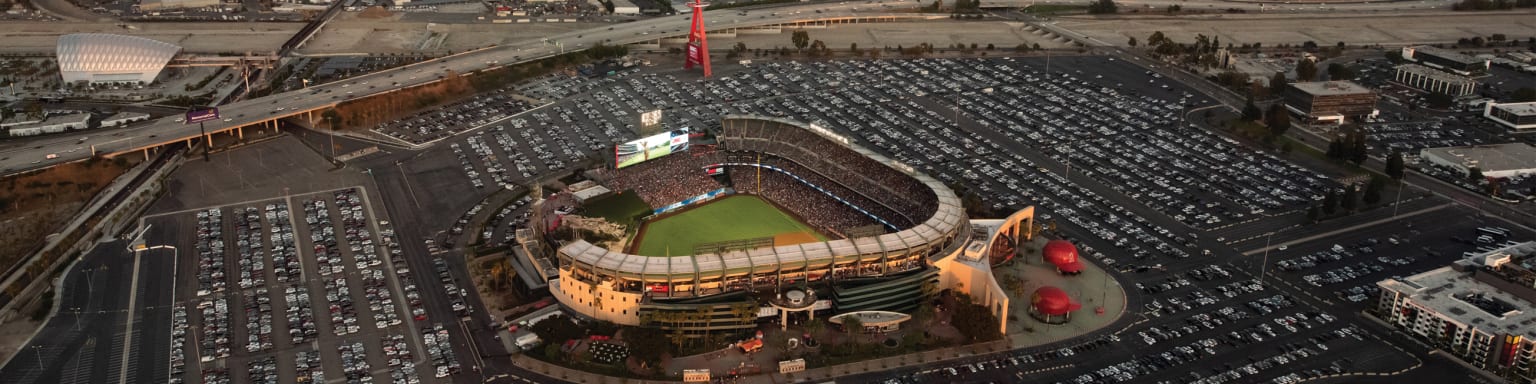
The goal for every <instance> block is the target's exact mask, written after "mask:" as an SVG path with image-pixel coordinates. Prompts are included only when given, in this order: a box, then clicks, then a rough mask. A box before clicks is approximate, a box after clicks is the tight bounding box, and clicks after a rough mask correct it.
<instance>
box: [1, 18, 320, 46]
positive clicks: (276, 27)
mask: <svg viewBox="0 0 1536 384" xmlns="http://www.w3.org/2000/svg"><path fill="white" fill-rule="evenodd" d="M236 26H238V27H236ZM302 26H303V25H302V24H299V23H240V24H231V23H135V24H130V25H129V27H131V28H124V27H122V26H119V25H118V24H114V23H63V22H52V23H43V22H23V21H7V22H4V23H0V40H3V41H5V44H0V53H52V52H53V51H54V47H55V46H56V45H57V44H58V39H59V36H60V35H66V34H70V33H115V34H121V35H130V36H139V37H145V38H150V39H155V40H160V41H164V42H167V43H171V44H176V45H180V46H181V47H182V48H183V49H184V50H185V51H186V52H193V53H199V52H241V53H243V52H245V51H255V52H268V51H273V50H276V49H277V47H278V46H280V45H282V44H283V42H284V41H287V40H288V38H289V37H292V36H293V34H294V33H296V32H298V30H299V28H300V27H302Z"/></svg>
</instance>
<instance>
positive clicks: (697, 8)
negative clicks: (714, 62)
mask: <svg viewBox="0 0 1536 384" xmlns="http://www.w3.org/2000/svg"><path fill="white" fill-rule="evenodd" d="M688 6H689V7H693V25H692V26H690V27H689V28H688V48H687V49H686V51H685V54H687V55H688V57H687V58H686V60H684V61H683V69H693V66H695V65H698V66H702V67H703V68H704V77H709V75H710V73H711V72H710V70H709V42H708V41H707V40H706V38H705V36H704V7H706V6H709V4H707V3H705V2H704V0H693V2H691V3H688Z"/></svg>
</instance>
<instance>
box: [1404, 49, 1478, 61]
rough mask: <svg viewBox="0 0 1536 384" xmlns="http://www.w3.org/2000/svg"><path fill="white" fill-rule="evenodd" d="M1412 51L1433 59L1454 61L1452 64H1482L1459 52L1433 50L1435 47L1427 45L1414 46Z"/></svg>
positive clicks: (1474, 58)
mask: <svg viewBox="0 0 1536 384" xmlns="http://www.w3.org/2000/svg"><path fill="white" fill-rule="evenodd" d="M1413 50H1414V51H1415V52H1419V53H1425V54H1429V55H1434V56H1435V57H1439V58H1442V59H1446V60H1450V61H1454V62H1458V63H1462V64H1473V63H1478V62H1482V61H1483V60H1481V59H1478V58H1476V57H1472V56H1467V55H1465V54H1462V53H1461V52H1456V51H1452V50H1449V49H1441V48H1435V47H1432V46H1428V45H1420V46H1415V47H1413Z"/></svg>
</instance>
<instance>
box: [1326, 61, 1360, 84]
mask: <svg viewBox="0 0 1536 384" xmlns="http://www.w3.org/2000/svg"><path fill="white" fill-rule="evenodd" d="M1354 78H1355V70H1353V69H1349V67H1348V66H1345V65H1344V64H1339V63H1332V64H1328V79H1329V80H1350V79H1354Z"/></svg>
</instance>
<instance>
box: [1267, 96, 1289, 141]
mask: <svg viewBox="0 0 1536 384" xmlns="http://www.w3.org/2000/svg"><path fill="white" fill-rule="evenodd" d="M1264 124H1265V125H1268V126H1269V134H1270V136H1274V137H1280V136H1285V131H1287V130H1290V129H1291V114H1290V112H1287V111H1286V110H1285V105H1284V104H1280V103H1276V104H1275V105H1272V106H1270V107H1269V111H1268V112H1266V113H1265V116H1264Z"/></svg>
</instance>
